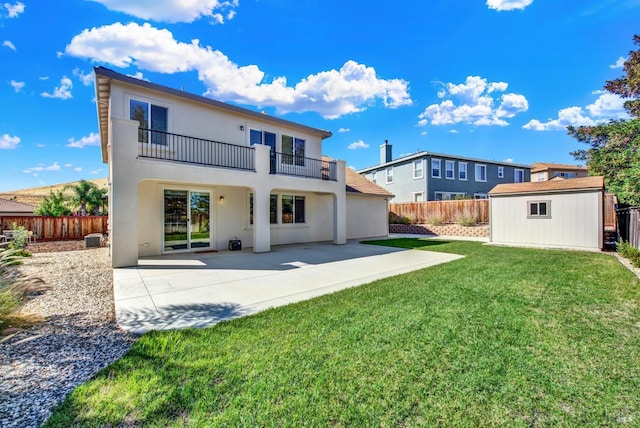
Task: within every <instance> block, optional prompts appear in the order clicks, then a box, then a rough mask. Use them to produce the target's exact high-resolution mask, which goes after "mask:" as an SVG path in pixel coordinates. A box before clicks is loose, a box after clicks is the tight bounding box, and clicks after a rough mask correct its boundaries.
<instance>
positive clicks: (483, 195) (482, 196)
mask: <svg viewBox="0 0 640 428" xmlns="http://www.w3.org/2000/svg"><path fill="white" fill-rule="evenodd" d="M473 199H489V195H488V194H486V193H474V194H473Z"/></svg>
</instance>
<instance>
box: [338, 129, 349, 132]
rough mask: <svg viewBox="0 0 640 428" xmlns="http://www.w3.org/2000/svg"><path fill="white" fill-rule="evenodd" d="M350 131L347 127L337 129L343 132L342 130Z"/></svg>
mask: <svg viewBox="0 0 640 428" xmlns="http://www.w3.org/2000/svg"><path fill="white" fill-rule="evenodd" d="M349 131H351V130H350V129H349V128H340V129H338V132H340V133H343V132H349Z"/></svg>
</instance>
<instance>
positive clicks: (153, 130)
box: [129, 98, 169, 146]
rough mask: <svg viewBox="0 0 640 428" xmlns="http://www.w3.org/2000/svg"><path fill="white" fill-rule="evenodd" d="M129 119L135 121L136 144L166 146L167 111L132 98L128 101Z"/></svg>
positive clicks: (161, 107) (165, 108)
mask: <svg viewBox="0 0 640 428" xmlns="http://www.w3.org/2000/svg"><path fill="white" fill-rule="evenodd" d="M129 119H131V120H137V121H138V122H139V123H140V125H139V127H138V142H139V143H149V142H151V144H160V145H163V146H166V145H167V134H166V132H167V130H168V123H169V120H168V119H169V109H168V108H167V107H164V106H159V105H155V104H152V103H150V102H147V101H142V100H138V99H134V98H130V99H129Z"/></svg>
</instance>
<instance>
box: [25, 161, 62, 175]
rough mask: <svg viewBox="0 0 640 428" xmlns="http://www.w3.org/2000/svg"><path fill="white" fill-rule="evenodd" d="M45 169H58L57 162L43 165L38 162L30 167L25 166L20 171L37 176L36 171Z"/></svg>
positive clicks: (44, 170)
mask: <svg viewBox="0 0 640 428" xmlns="http://www.w3.org/2000/svg"><path fill="white" fill-rule="evenodd" d="M46 171H60V165H59V164H58V162H54V163H53V164H51V165H47V166H44V165H42V164H40V165H38V166H34V167H31V168H26V169H24V170H22V172H24V173H25V174H33V175H34V176H37V175H38V174H37V173H38V172H46Z"/></svg>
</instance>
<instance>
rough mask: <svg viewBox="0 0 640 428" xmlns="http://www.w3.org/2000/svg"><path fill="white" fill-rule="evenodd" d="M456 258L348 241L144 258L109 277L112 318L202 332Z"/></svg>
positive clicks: (127, 325) (125, 324)
mask: <svg viewBox="0 0 640 428" xmlns="http://www.w3.org/2000/svg"><path fill="white" fill-rule="evenodd" d="M461 257H462V256H459V255H455V254H446V253H437V252H431V251H420V250H406V249H400V248H392V247H382V246H377V245H365V244H360V243H356V242H350V243H348V244H346V245H332V244H329V243H314V244H299V245H285V246H275V247H273V248H272V251H271V252H268V253H259V254H256V253H253V252H251V251H250V250H243V251H234V252H229V251H223V252H209V253H182V254H173V255H165V256H160V257H152V258H143V259H140V260H139V262H138V266H137V267H132V268H118V269H114V271H113V282H114V300H115V309H116V318H117V321H118V324H119V325H120V327H122V328H123V329H125V330H128V331H131V332H135V333H144V332H147V331H150V330H172V329H180V328H185V327H204V326H208V325H213V324H215V323H217V322H220V321H223V320H228V319H233V318H237V317H240V316H244V315H249V314H253V313H256V312H259V311H262V310H265V309H268V308H271V307H277V306H284V305H288V304H290V303H295V302H299V301H302V300H307V299H311V298H313V297H317V296H321V295H323V294H329V293H333V292H336V291H339V290H343V289H345V288H349V287H355V286H358V285H362V284H366V283H369V282H372V281H374V280H377V279H380V278H387V277H390V276H394V275H399V274H403V273H407V272H411V271H414V270H418V269H423V268H426V267H429V266H434V265H437V264H440V263H446V262H449V261H452V260H456V259H458V258H461Z"/></svg>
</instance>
